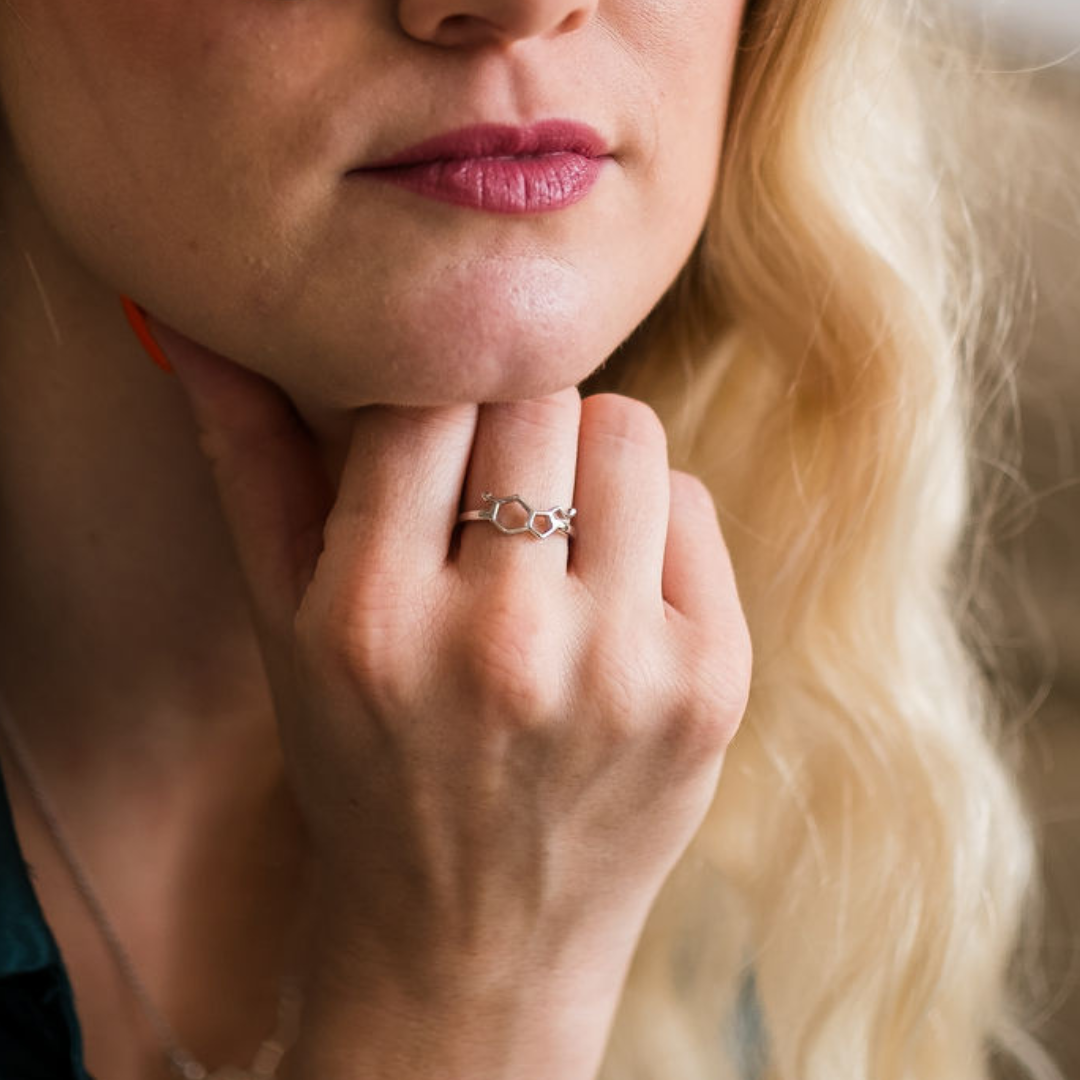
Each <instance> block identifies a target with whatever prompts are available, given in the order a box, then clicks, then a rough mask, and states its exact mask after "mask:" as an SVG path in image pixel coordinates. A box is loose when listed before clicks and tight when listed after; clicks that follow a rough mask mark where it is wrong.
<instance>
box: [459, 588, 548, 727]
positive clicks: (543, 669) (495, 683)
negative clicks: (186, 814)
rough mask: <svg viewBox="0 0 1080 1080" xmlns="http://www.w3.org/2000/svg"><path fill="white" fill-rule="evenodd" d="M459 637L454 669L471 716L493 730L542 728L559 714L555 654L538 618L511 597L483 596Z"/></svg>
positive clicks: (516, 598)
mask: <svg viewBox="0 0 1080 1080" xmlns="http://www.w3.org/2000/svg"><path fill="white" fill-rule="evenodd" d="M470 627H471V629H470V633H469V634H468V635H465V636H463V637H462V639H461V646H460V657H459V663H458V670H459V671H460V672H461V675H462V677H463V679H464V682H465V684H466V688H467V690H468V692H469V694H470V696H471V698H472V700H473V701H474V702H475V703H476V715H477V718H478V719H479V720H480V721H481V722H483V723H494V724H496V725H498V726H499V727H508V728H524V729H527V730H533V729H538V728H541V727H546V726H547V725H549V724H550V723H551V722H552V721H553V720H554V719H555V718H557V717H558V716H559V714H560V710H561V707H562V689H561V685H560V680H559V678H558V677H557V666H556V664H555V662H554V661H555V660H556V658H557V653H556V650H555V649H554V648H553V647H552V644H551V641H550V632H549V631H548V630H547V628H546V627H545V626H544V620H543V619H542V618H540V617H538V615H537V613H536V612H535V611H534V610H530V609H529V607H528V606H527V605H525V604H523V603H522V602H521V600H520V598H519V597H517V596H516V595H513V596H510V597H503V598H501V599H500V598H499V597H497V596H495V597H490V596H489V597H488V598H487V602H486V603H485V605H484V607H483V609H482V610H481V612H479V613H478V614H477V616H476V617H475V618H474V619H473V620H472V621H471V622H470Z"/></svg>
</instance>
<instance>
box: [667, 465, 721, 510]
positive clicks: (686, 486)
mask: <svg viewBox="0 0 1080 1080" xmlns="http://www.w3.org/2000/svg"><path fill="white" fill-rule="evenodd" d="M671 501H672V503H678V504H679V505H680V507H682V508H683V509H688V510H690V511H691V512H695V513H702V514H704V515H707V516H709V517H713V518H715V517H716V501H715V500H714V499H713V493H712V492H711V491H710V490H709V487H708V485H707V484H706V483H705V481H704V480H702V479H701V477H699V476H695V475H694V474H693V473H688V472H683V471H682V470H681V469H672V470H671Z"/></svg>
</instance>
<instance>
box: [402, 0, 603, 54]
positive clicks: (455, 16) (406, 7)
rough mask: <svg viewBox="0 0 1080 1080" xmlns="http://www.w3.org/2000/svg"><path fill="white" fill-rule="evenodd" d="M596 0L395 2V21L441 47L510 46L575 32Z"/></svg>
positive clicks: (589, 12) (406, 30)
mask: <svg viewBox="0 0 1080 1080" xmlns="http://www.w3.org/2000/svg"><path fill="white" fill-rule="evenodd" d="M596 3H597V0H399V3H398V22H399V23H400V25H401V28H402V30H404V31H405V33H406V34H408V35H409V36H410V37H413V38H416V39H417V40H418V41H425V42H428V43H429V44H432V45H440V46H443V47H446V48H451V47H455V46H456V47H462V46H465V47H467V46H477V45H510V44H513V43H514V42H516V41H522V40H525V39H528V38H544V37H554V36H556V35H559V34H568V33H572V32H573V31H575V30H580V29H581V28H582V27H583V26H585V24H586V23H587V22H588V21H589V19H590V18H591V17H592V14H593V12H594V10H595V8H596Z"/></svg>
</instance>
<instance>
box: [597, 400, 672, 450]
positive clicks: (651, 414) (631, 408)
mask: <svg viewBox="0 0 1080 1080" xmlns="http://www.w3.org/2000/svg"><path fill="white" fill-rule="evenodd" d="M581 431H582V435H583V436H584V437H587V438H590V439H594V440H598V441H606V442H614V443H619V444H623V445H626V444H629V445H631V446H633V447H640V448H644V449H647V450H654V451H662V452H663V453H664V454H665V455H666V453H667V434H666V432H665V431H664V425H663V424H662V423H661V421H660V417H659V416H657V415H656V412H655V411H654V410H653V409H652V408H651V407H650V406H649V405H646V404H645V402H643V401H638V400H637V399H636V398H631V397H626V396H625V395H624V394H594V395H592V396H591V397H587V398H585V400H584V401H583V402H582V403H581Z"/></svg>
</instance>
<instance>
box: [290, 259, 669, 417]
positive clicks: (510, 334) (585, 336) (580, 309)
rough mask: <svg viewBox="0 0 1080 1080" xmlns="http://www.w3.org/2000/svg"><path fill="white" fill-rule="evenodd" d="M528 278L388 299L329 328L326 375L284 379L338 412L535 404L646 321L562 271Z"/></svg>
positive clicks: (591, 367)
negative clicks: (374, 406) (470, 404)
mask: <svg viewBox="0 0 1080 1080" xmlns="http://www.w3.org/2000/svg"><path fill="white" fill-rule="evenodd" d="M528 270H529V272H528V273H524V272H523V267H522V265H521V261H520V260H519V261H517V262H516V263H515V264H514V265H513V267H512V268H508V267H507V266H506V264H505V263H504V264H503V265H502V266H491V265H488V266H485V267H483V268H479V269H478V267H477V266H476V265H475V264H473V265H471V266H469V267H468V268H467V270H466V269H465V268H461V269H460V271H459V274H458V280H455V279H454V275H453V274H449V275H444V276H443V277H442V278H441V279H440V280H439V281H438V282H434V283H429V287H427V288H423V287H419V286H418V285H417V284H416V283H415V282H414V283H413V287H412V288H407V289H406V288H403V289H400V290H388V291H387V292H384V293H383V295H382V301H383V304H382V305H381V307H380V309H379V310H377V311H373V310H371V309H370V308H363V307H361V308H360V309H357V308H355V307H354V308H353V309H352V312H353V317H352V318H351V319H350V320H348V321H349V322H351V323H352V325H345V326H341V325H338V326H336V327H334V328H333V329H332V330H331V329H330V328H328V327H325V326H324V327H323V328H322V329H323V334H324V335H325V336H324V337H323V343H322V347H321V348H318V349H317V350H316V355H318V356H319V362H318V366H317V367H315V366H314V365H302V366H301V368H300V370H302V371H303V376H304V377H303V381H304V382H305V383H306V384H307V385H306V386H300V385H298V383H299V382H300V380H299V379H295V378H294V379H288V378H286V379H281V380H279V381H281V382H282V383H283V385H286V386H288V385H289V384H290V383H292V385H293V386H294V387H295V389H297V390H299V391H300V392H301V393H303V394H304V395H305V396H306V397H308V398H309V399H311V398H317V399H319V400H321V401H322V402H323V403H324V404H325V405H326V406H327V407H330V408H335V407H336V408H357V407H362V406H365V405H371V404H400V405H416V406H433V405H443V404H451V403H458V402H496V401H515V400H525V399H529V398H537V397H542V396H544V395H547V394H552V393H555V392H556V391H558V390H563V389H565V388H567V387H569V386H576V385H577V384H579V383H580V382H582V381H583V380H584V379H586V378H587V377H588V376H589V375H590V374H591V373H592V372H593V371H595V370H596V368H598V367H599V366H600V365H601V364H603V363H604V361H605V360H606V359H607V358H608V356H609V355H610V354H611V353H612V352H613V351H614V350H615V349H616V348H617V347H618V346H619V344H620V343H621V342H622V341H623V340H625V338H626V337H627V336H628V335H629V334H630V332H631V331H632V330H633V329H634V327H635V326H636V325H637V324H638V323H639V322H640V320H641V319H642V318H644V316H645V314H646V313H647V310H648V305H647V304H644V305H643V304H641V303H640V301H639V303H638V304H633V302H632V301H628V298H627V294H626V293H625V292H624V293H622V294H620V292H619V291H618V290H617V289H615V288H613V287H607V288H598V287H597V283H596V282H595V281H594V280H590V279H589V278H588V277H587V276H582V275H575V274H572V273H569V274H568V273H567V271H566V267H565V266H563V267H552V265H551V263H550V262H544V263H534V264H533V265H532V266H531V267H529V268H528ZM337 310H343V309H342V308H338V309H337ZM298 329H299V328H298ZM304 329H305V330H306V331H307V333H310V332H311V329H312V327H311V325H310V323H308V324H307V325H306V327H304ZM328 331H329V332H328ZM297 337H298V338H299V337H300V335H299V334H297ZM307 340H308V341H310V340H311V339H310V338H308V339H307ZM357 343H362V345H360V346H359V347H358V346H357ZM296 371H297V369H296V368H294V370H293V371H292V372H289V373H286V372H284V371H281V372H278V373H276V374H281V375H283V376H284V375H295V373H296ZM318 384H321V385H318Z"/></svg>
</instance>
